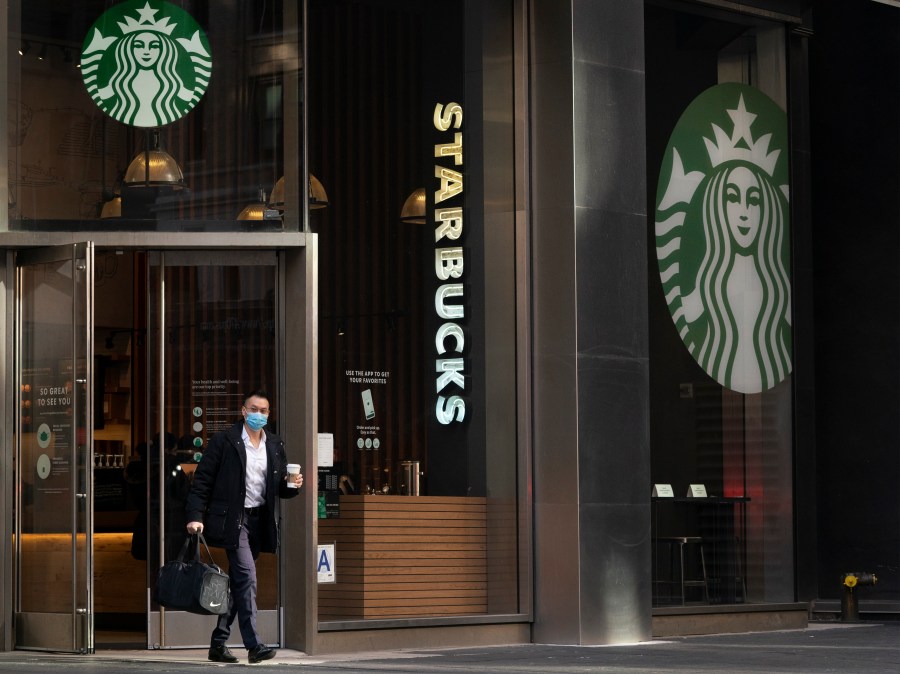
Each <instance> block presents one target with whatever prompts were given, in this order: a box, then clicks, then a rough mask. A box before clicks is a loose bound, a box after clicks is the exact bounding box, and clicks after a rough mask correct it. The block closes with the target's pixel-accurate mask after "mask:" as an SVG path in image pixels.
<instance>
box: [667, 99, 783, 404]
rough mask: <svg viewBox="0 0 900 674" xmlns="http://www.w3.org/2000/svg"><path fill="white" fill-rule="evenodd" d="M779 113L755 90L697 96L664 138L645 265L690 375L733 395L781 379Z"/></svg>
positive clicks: (757, 390)
mask: <svg viewBox="0 0 900 674" xmlns="http://www.w3.org/2000/svg"><path fill="white" fill-rule="evenodd" d="M787 154H788V144H787V116H786V115H785V113H784V111H783V110H782V109H781V108H780V107H779V106H778V104H776V103H775V102H774V101H773V100H772V99H770V98H769V97H767V96H766V95H765V94H763V93H762V92H760V91H759V90H757V89H755V88H753V87H750V86H747V85H743V84H736V83H728V84H720V85H717V86H714V87H712V88H710V89H707V90H706V91H704V92H703V93H702V94H700V95H699V96H698V97H697V98H696V99H694V101H693V102H692V103H691V104H690V105H689V106H688V107H687V109H686V110H685V111H684V113H683V114H682V116H681V118H680V119H679V121H678V124H677V125H676V126H675V129H674V131H673V132H672V135H671V137H670V139H669V144H668V146H667V148H666V152H665V155H664V157H663V163H662V167H661V168H660V174H659V183H658V186H657V193H656V212H655V226H656V256H657V260H658V262H659V274H660V279H661V281H662V287H663V292H664V294H665V298H666V304H667V306H668V309H669V313H670V314H671V316H672V320H673V321H674V323H675V328H676V330H677V331H678V334H679V335H680V337H681V340H682V341H683V342H684V345H685V346H686V347H687V349H688V351H689V352H690V353H691V355H692V356H693V358H694V360H696V361H697V363H698V364H699V365H700V367H701V368H703V370H704V371H705V372H706V373H707V374H708V375H709V376H710V377H712V378H713V379H715V380H716V381H717V382H718V383H719V384H721V385H722V386H725V387H726V388H729V389H732V390H734V391H738V392H740V393H760V392H762V391H766V390H768V389H771V388H772V387H774V386H775V385H777V384H778V383H779V382H781V381H783V380H784V379H785V378H786V377H787V376H788V374H790V372H791V351H792V347H791V283H790V276H789V274H788V270H789V268H790V266H789V264H790V263H789V256H790V236H789V235H790V222H789V208H788V196H789V190H788V166H787V163H788V157H787Z"/></svg>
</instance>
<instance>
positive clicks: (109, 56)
mask: <svg viewBox="0 0 900 674" xmlns="http://www.w3.org/2000/svg"><path fill="white" fill-rule="evenodd" d="M81 64H82V67H81V72H82V78H83V79H84V85H85V87H87V90H88V93H89V94H90V96H91V98H92V99H93V100H94V103H96V104H97V106H98V107H99V108H100V109H101V110H103V112H105V113H106V114H107V115H109V116H110V117H112V118H113V119H115V120H117V121H119V122H122V123H123V124H127V125H129V126H139V127H158V126H164V125H166V124H170V123H172V122H174V121H175V120H177V119H180V118H181V117H184V116H185V115H186V114H187V113H188V112H190V111H191V110H192V109H193V108H194V106H196V105H197V103H198V101H199V100H200V98H201V97H202V96H203V94H204V93H205V92H206V89H207V87H208V86H209V79H210V76H211V74H212V55H211V52H210V47H209V41H208V40H207V38H206V34H205V33H204V32H203V30H202V29H201V28H200V26H199V25H198V24H197V22H196V21H195V20H194V19H193V17H191V15H190V14H188V13H187V12H185V11H184V10H183V9H181V8H179V7H176V6H175V5H172V4H170V3H168V2H160V0H134V1H132V2H124V3H121V4H118V5H114V6H113V7H111V8H110V9H108V10H107V11H106V12H104V13H103V14H102V15H101V16H100V18H98V19H97V21H96V22H95V23H94V25H93V26H91V28H90V30H89V31H88V34H87V35H86V36H85V39H84V45H83V48H82V54H81Z"/></svg>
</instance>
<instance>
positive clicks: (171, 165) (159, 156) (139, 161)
mask: <svg viewBox="0 0 900 674" xmlns="http://www.w3.org/2000/svg"><path fill="white" fill-rule="evenodd" d="M125 185H126V186H128V187H173V188H175V189H182V188H183V187H184V174H183V173H182V172H181V167H180V166H179V165H178V162H176V161H175V159H174V158H173V157H172V155H170V154H169V153H168V152H166V151H165V150H162V149H160V147H159V131H154V132H153V135H152V142H151V147H150V148H147V149H144V150H142V151H141V152H138V153H137V155H135V157H134V159H132V160H131V163H130V164H129V165H128V168H127V169H126V170H125Z"/></svg>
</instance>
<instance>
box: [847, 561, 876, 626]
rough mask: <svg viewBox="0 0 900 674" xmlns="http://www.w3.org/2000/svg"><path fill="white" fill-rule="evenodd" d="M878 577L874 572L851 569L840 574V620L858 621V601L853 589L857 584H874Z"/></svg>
mask: <svg viewBox="0 0 900 674" xmlns="http://www.w3.org/2000/svg"><path fill="white" fill-rule="evenodd" d="M877 582H878V578H876V577H875V574H874V573H860V572H858V571H853V572H851V573H845V574H844V575H843V576H841V585H842V586H843V592H842V593H841V622H845V623H846V622H859V602H858V601H857V600H856V594H855V593H854V592H853V589H854V588H855V587H857V586H859V585H874V584H875V583H877Z"/></svg>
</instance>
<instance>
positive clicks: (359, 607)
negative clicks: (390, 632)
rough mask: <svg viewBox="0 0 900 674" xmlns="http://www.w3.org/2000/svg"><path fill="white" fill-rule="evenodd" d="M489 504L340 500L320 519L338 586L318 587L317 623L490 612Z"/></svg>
mask: <svg viewBox="0 0 900 674" xmlns="http://www.w3.org/2000/svg"><path fill="white" fill-rule="evenodd" d="M486 531H487V529H486V506H485V499H484V498H467V497H450V496H374V495H373V496H341V501H340V517H339V518H333V519H332V518H330V519H321V520H319V544H320V545H326V544H330V543H334V544H335V571H336V578H337V582H336V583H333V584H321V585H319V619H320V620H348V619H362V618H408V617H422V616H437V615H440V616H449V615H466V614H473V613H486V612H487V554H486V549H487V538H486Z"/></svg>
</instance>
